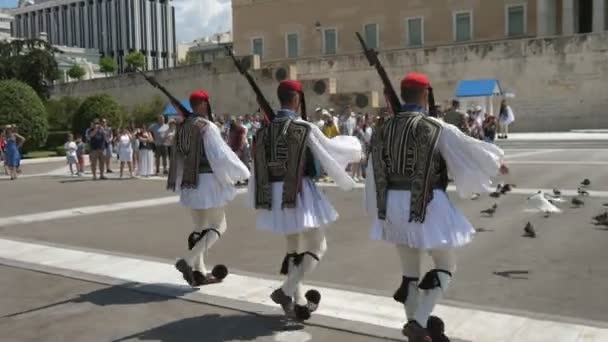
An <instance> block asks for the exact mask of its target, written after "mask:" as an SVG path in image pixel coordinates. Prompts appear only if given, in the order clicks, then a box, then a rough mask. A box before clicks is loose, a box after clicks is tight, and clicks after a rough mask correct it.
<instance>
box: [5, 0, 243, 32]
mask: <svg viewBox="0 0 608 342" xmlns="http://www.w3.org/2000/svg"><path fill="white" fill-rule="evenodd" d="M16 4H17V0H0V7H14V6H16ZM173 6H175V28H176V31H177V32H176V35H177V41H178V42H187V41H192V40H193V39H197V38H201V37H205V36H210V35H212V34H214V33H218V32H224V31H228V30H230V29H231V28H232V7H231V2H230V0H173Z"/></svg>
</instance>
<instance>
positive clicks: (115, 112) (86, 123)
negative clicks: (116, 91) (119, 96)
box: [72, 94, 123, 135]
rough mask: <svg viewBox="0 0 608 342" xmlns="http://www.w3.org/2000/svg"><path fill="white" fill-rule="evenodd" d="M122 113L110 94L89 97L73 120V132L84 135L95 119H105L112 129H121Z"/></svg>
mask: <svg viewBox="0 0 608 342" xmlns="http://www.w3.org/2000/svg"><path fill="white" fill-rule="evenodd" d="M122 117H123V115H122V113H121V110H120V107H119V106H118V103H116V101H115V100H114V99H113V98H112V97H111V96H110V95H108V94H99V95H93V96H89V97H87V98H86V99H85V100H84V101H83V102H82V104H81V105H80V107H78V110H77V111H76V113H75V114H74V118H73V119H72V131H73V132H75V133H79V134H82V135H84V132H85V131H86V130H87V128H89V127H90V126H91V122H93V120H94V119H101V118H105V119H106V120H108V124H109V125H110V126H112V127H120V126H121V124H122Z"/></svg>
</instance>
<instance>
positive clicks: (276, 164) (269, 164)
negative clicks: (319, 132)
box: [254, 119, 314, 210]
mask: <svg viewBox="0 0 608 342" xmlns="http://www.w3.org/2000/svg"><path fill="white" fill-rule="evenodd" d="M308 134H310V127H309V126H308V125H307V124H304V123H298V122H293V121H292V120H290V119H286V120H275V121H273V122H271V123H270V124H269V125H267V126H265V127H262V128H260V129H259V130H258V131H257V132H256V139H255V144H256V146H255V150H254V167H255V182H256V183H255V185H256V187H255V189H256V193H255V207H256V209H267V210H271V209H272V183H273V182H283V198H282V208H295V207H296V197H297V194H298V192H299V190H300V187H301V183H302V177H303V176H312V175H311V171H312V172H313V173H314V164H313V165H312V170H311V167H310V163H311V162H313V163H314V160H313V159H312V158H311V157H312V153H310V151H309V150H308V149H307V147H306V139H307V138H308ZM306 160H309V162H308V163H307V162H306Z"/></svg>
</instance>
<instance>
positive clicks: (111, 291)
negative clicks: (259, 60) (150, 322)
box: [72, 283, 198, 306]
mask: <svg viewBox="0 0 608 342" xmlns="http://www.w3.org/2000/svg"><path fill="white" fill-rule="evenodd" d="M125 289H127V290H132V291H136V292H140V293H143V294H144V295H133V293H131V292H129V291H125ZM196 291H198V289H195V288H192V287H190V286H180V285H174V284H161V283H158V284H137V283H126V284H122V285H120V286H111V287H107V288H105V289H100V290H97V291H93V292H89V293H86V294H82V295H80V296H79V297H77V298H75V299H73V300H72V302H73V303H91V304H95V305H99V306H106V305H133V304H146V303H156V302H166V301H169V300H173V299H176V298H175V297H182V296H184V295H186V294H188V293H192V292H196Z"/></svg>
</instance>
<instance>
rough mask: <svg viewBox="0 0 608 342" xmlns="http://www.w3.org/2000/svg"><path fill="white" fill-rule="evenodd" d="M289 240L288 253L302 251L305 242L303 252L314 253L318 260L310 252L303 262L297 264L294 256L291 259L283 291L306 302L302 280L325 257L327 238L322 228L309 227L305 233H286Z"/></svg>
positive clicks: (296, 299)
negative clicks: (301, 246) (302, 244)
mask: <svg viewBox="0 0 608 342" xmlns="http://www.w3.org/2000/svg"><path fill="white" fill-rule="evenodd" d="M286 241H287V254H295V253H298V252H300V250H299V247H300V244H301V243H302V242H303V243H304V248H305V249H304V250H303V251H302V253H306V252H308V253H312V254H313V255H315V256H316V257H318V260H317V259H316V258H315V257H313V256H312V255H310V254H304V256H303V258H302V263H301V264H300V265H298V266H296V265H295V264H294V263H293V258H291V259H290V263H289V273H288V274H287V279H286V280H285V282H284V283H283V286H282V289H283V292H284V293H285V294H286V295H288V296H290V297H294V299H295V301H296V304H298V305H304V304H306V298H305V297H304V294H303V293H302V280H303V279H304V276H305V275H306V274H308V273H310V272H312V271H313V270H314V269H315V268H316V267H317V265H318V264H319V261H320V260H321V259H322V258H323V255H324V254H325V251H326V250H327V240H326V239H325V232H324V231H323V230H321V229H318V228H315V229H309V230H307V231H305V232H303V233H298V234H291V235H286Z"/></svg>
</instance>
